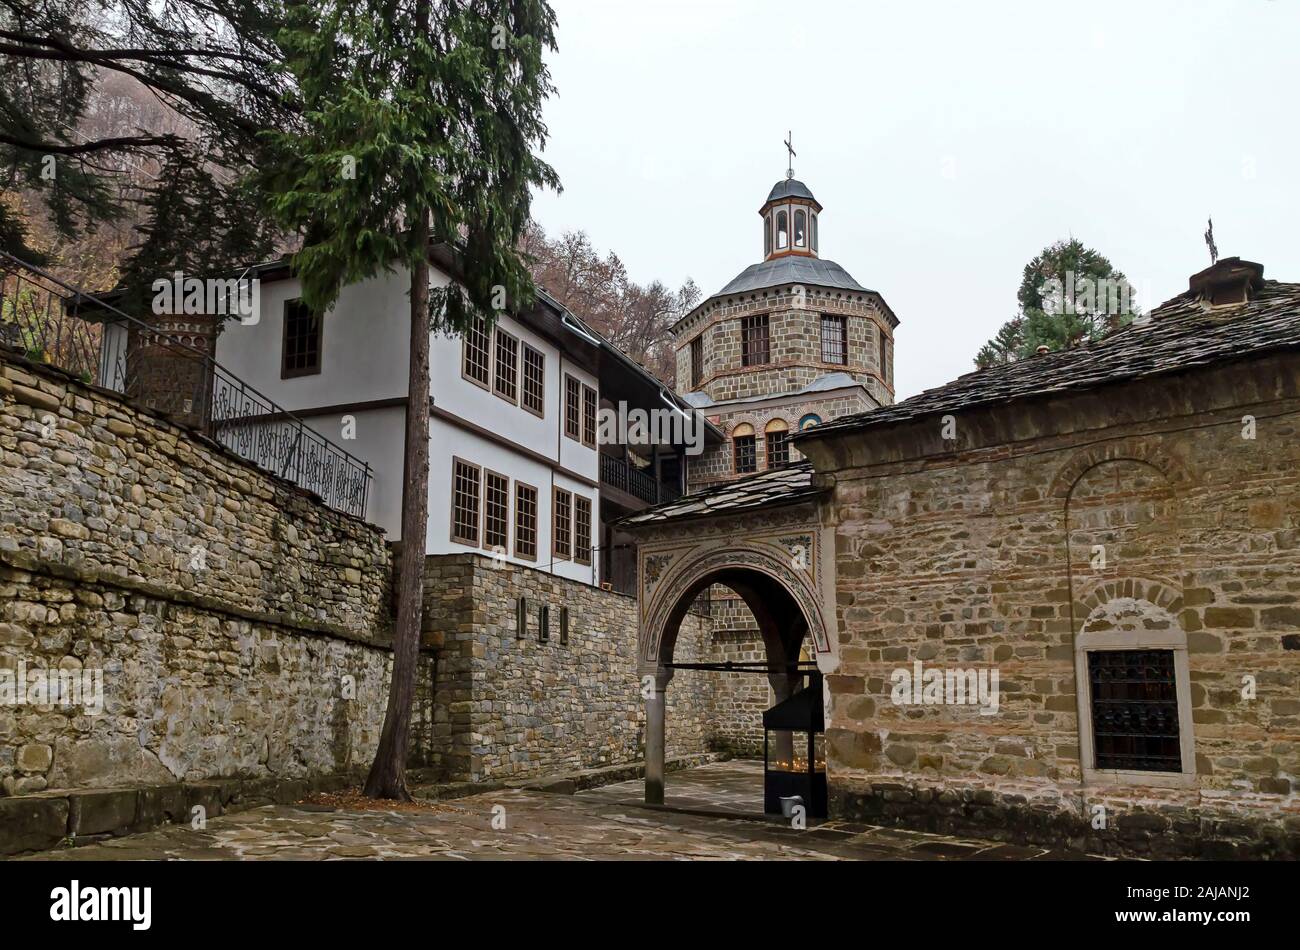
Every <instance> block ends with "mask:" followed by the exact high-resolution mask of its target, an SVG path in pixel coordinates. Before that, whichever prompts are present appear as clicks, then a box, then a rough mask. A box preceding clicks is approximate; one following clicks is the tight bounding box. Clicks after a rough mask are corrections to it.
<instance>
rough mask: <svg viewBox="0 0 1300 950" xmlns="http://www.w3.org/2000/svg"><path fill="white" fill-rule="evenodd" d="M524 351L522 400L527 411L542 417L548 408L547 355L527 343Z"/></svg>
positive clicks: (524, 345)
mask: <svg viewBox="0 0 1300 950" xmlns="http://www.w3.org/2000/svg"><path fill="white" fill-rule="evenodd" d="M521 346H522V347H523V350H524V391H523V399H521V400H520V402H521V404H522V405H523V407H524V408H525V409H527V410H528V411H529V412H531V413H533V414H534V415H538V416H540V415H542V414H543V412H544V411H545V407H546V354H544V353H543V352H542V351H541V350H538V349H534V348H533V347H531V346H529V345H528V344H527V343H523V344H521Z"/></svg>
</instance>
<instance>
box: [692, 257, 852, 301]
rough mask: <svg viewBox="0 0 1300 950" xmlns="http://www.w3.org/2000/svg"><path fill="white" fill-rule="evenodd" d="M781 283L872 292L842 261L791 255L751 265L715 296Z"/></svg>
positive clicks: (764, 287) (777, 285) (760, 288)
mask: <svg viewBox="0 0 1300 950" xmlns="http://www.w3.org/2000/svg"><path fill="white" fill-rule="evenodd" d="M782 284H811V285H813V286H814V287H830V288H832V289H835V290H854V291H860V292H862V293H870V291H868V290H867V288H866V287H863V286H862V285H861V284H859V283H858V282H857V281H856V280H854V279H853V278H852V277H850V276H849V272H848V271H846V270H845V269H844V268H843V267H841V266H840V265H839V264H836V263H835V262H834V261H825V260H822V259H821V258H820V257H805V256H803V255H800V254H792V255H790V256H788V257H777V258H773V259H772V260H770V261H759V262H758V263H757V264H750V265H749V266H748V267H746V268H745V269H744V270H743V271H741V272H740V274H739V275H737V276H736V277H735V278H733V279H732V281H731V283H729V284H727V286H725V287H723V288H722V289H721V290H719V291H718V292H717V293H716V294H714V295H713V297H710V298H709V299H710V300H712V299H713V298H714V297H723V296H726V295H727V294H739V293H746V292H748V291H751V290H764V289H766V288H768V287H779V286H780V285H782Z"/></svg>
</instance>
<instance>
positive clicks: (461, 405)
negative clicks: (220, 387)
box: [216, 268, 600, 583]
mask: <svg viewBox="0 0 1300 950" xmlns="http://www.w3.org/2000/svg"><path fill="white" fill-rule="evenodd" d="M432 275H433V276H432V279H431V284H432V286H435V287H439V286H445V285H446V283H447V282H448V280H449V278H448V276H447V275H445V274H443V273H441V272H440V271H438V270H437V269H436V268H434V269H433V270H432ZM408 284H409V278H408V277H407V272H406V271H405V270H404V269H403V270H400V271H398V272H395V273H392V274H384V275H381V276H379V277H375V278H372V279H370V280H366V281H363V282H361V283H357V284H353V285H350V286H348V287H346V288H344V289H343V290H342V292H341V293H340V295H339V299H338V301H337V302H336V304H335V305H334V307H333V308H332V309H331V310H330V311H329V312H328V313H327V314H326V315H325V318H324V321H323V330H322V333H321V358H320V371H319V372H313V373H310V374H306V375H300V376H292V377H290V378H282V352H283V346H284V320H285V304H286V303H287V302H289V301H291V300H294V299H296V298H297V297H298V296H299V293H300V287H299V283H298V281H297V280H296V279H295V278H291V277H285V278H282V279H274V280H272V279H265V278H263V279H262V281H261V287H260V291H261V297H260V308H259V312H258V318H257V320H256V322H255V323H248V324H240V323H236V322H231V323H228V324H226V326H225V328H224V329H223V331H222V332H221V334H220V335H219V337H218V340H217V353H216V358H217V361H218V362H219V363H220V364H222V365H223V366H224V367H226V368H227V369H228V370H229V371H230V372H231V373H233V374H235V375H236V376H238V377H240V378H242V379H244V380H246V381H247V382H248V383H250V384H251V385H252V386H254V387H256V388H257V389H258V390H260V391H261V392H262V393H263V394H264V395H265V396H267V397H268V398H269V399H271V400H272V401H274V402H275V403H278V404H279V405H281V406H283V407H284V408H285V409H288V410H290V411H292V412H294V413H296V414H297V415H299V416H300V417H301V418H302V419H303V420H304V421H305V422H306V423H307V424H308V425H310V426H311V427H312V428H313V429H315V430H316V431H318V432H319V433H321V434H322V435H323V436H325V437H326V438H328V439H329V440H331V441H332V442H334V443H335V444H337V445H339V446H341V447H342V448H343V449H345V450H346V451H348V452H350V453H352V454H353V455H355V456H356V457H357V458H359V459H361V460H362V461H364V462H367V463H369V465H370V466H371V469H372V471H373V479H372V481H371V487H370V495H369V500H368V504H367V511H366V517H367V520H369V521H371V522H373V523H375V524H377V525H379V526H380V527H382V528H383V529H384V530H385V532H386V533H387V534H388V537H389V538H390V539H391V540H398V539H399V538H400V526H401V503H402V465H403V445H404V441H405V411H406V410H405V406H404V404H403V402H401V401H403V400H404V399H405V396H406V389H407V386H406V383H407V366H408V358H409V347H408V338H409V322H408V321H409V302H408V297H407V288H408ZM498 326H499V328H501V329H503V330H505V331H506V332H508V333H510V334H511V335H512V336H513V337H515V338H516V339H517V340H520V341H521V342H523V343H527V344H528V345H530V346H532V347H533V348H535V349H536V350H538V351H540V352H541V353H542V354H543V356H544V358H545V372H544V393H545V396H544V409H543V414H542V416H541V417H538V416H537V415H535V414H533V413H532V412H529V411H528V410H527V409H525V408H524V407H523V406H522V405H519V404H515V403H511V402H509V401H507V400H506V399H505V398H503V397H501V396H499V395H497V394H496V393H495V392H494V391H492V390H490V389H484V388H483V387H481V386H479V385H477V384H476V383H474V382H473V381H471V380H470V379H468V378H466V377H465V376H464V375H463V374H462V366H463V347H464V342H463V340H462V339H461V338H460V337H459V336H449V335H443V334H433V335H432V336H431V339H430V372H431V386H430V390H431V394H432V399H433V407H434V408H433V413H434V417H433V418H432V420H431V422H430V438H429V442H430V445H429V448H430V452H429V457H430V458H429V527H428V536H427V539H426V544H427V549H428V552H429V553H430V554H447V553H459V552H465V551H470V550H479V551H480V552H481V553H485V554H493V553H494V552H493V551H491V550H488V549H485V548H484V547H482V545H481V544H480V546H479V547H478V548H474V547H472V546H470V545H468V544H464V543H460V542H457V541H453V540H452V504H451V498H452V466H453V460H454V459H461V460H464V461H466V462H469V463H472V464H474V465H477V466H482V467H483V468H485V469H489V470H491V471H493V472H496V473H498V474H500V475H503V476H506V477H508V478H509V479H510V494H509V497H510V515H509V537H510V543H509V544H508V545H507V547H506V549H505V550H504V551H498V552H496V556H498V557H500V556H505V557H506V558H507V559H509V560H511V561H517V562H519V563H524V564H530V565H533V566H535V567H537V568H539V569H542V570H547V571H552V572H554V573H557V574H561V575H563V576H565V577H570V578H573V579H575V580H580V581H584V582H586V583H595V582H596V578H598V577H599V570H598V564H599V557H600V552H599V550H597V545H598V538H599V524H600V520H599V512H600V499H599V489H598V485H599V478H600V472H599V459H598V455H597V449H596V448H595V447H593V446H588V445H584V444H583V443H582V442H581V441H578V440H575V439H572V438H569V437H568V436H566V435H565V433H564V405H563V400H564V376H565V374H569V375H572V376H574V377H575V378H577V379H578V380H579V381H580V382H581V383H582V384H585V385H586V386H589V387H591V388H592V389H595V390H596V391H597V393H599V383H598V380H597V379H596V377H595V376H594V375H593V374H592V373H590V372H588V371H587V370H586V369H584V368H581V367H579V366H577V365H575V364H574V362H573V361H572V359H571V358H570V357H569V356H568V355H566V353H565V352H563V350H562V348H561V346H560V345H557V343H556V342H554V341H552V340H551V339H550V338H548V337H546V336H543V335H542V334H539V333H537V332H534V331H533V330H532V329H531V328H530V327H529V326H526V325H524V324H523V323H521V322H520V321H519V320H517V319H515V318H514V317H511V316H508V315H503V316H501V317H500V318H499V320H498ZM565 332H568V331H565ZM577 339H578V338H577V337H575V341H576V340H577ZM489 354H490V356H491V358H490V360H489V365H490V366H491V367H492V369H493V371H494V372H495V362H496V361H495V353H494V348H493V347H489ZM520 359H521V362H522V351H521V356H520ZM521 386H522V383H521ZM598 398H599V397H598ZM517 481H522V482H523V483H525V484H526V485H530V486H532V487H533V488H535V489H537V502H538V513H537V558H536V560H528V559H523V558H519V557H517V556H516V554H515V483H516V482H517ZM557 488H558V489H561V490H565V491H569V492H572V493H574V494H575V495H578V496H581V497H584V498H587V499H588V500H589V501H590V502H591V525H590V532H591V539H590V547H591V549H592V556H591V564H589V565H588V564H578V563H575V562H574V561H573V560H572V558H571V557H570V558H569V559H565V560H556V559H555V558H554V557H553V540H554V539H553V514H554V512H553V505H552V502H553V497H554V490H555V489H557ZM480 491H482V484H480ZM485 509H486V504H485V501H484V500H483V498H482V497H481V496H480V503H479V520H480V526H481V525H482V522H483V519H484V516H485ZM481 533H482V532H481V530H480V535H481Z"/></svg>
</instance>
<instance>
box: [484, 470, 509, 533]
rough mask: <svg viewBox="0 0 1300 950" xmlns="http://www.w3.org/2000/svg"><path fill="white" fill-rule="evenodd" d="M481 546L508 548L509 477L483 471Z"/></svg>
mask: <svg viewBox="0 0 1300 950" xmlns="http://www.w3.org/2000/svg"><path fill="white" fill-rule="evenodd" d="M483 547H485V548H491V549H492V550H494V551H495V550H497V549H500V550H501V551H502V552H506V551H509V550H510V479H508V478H507V477H506V476H504V475H499V474H497V473H496V472H489V471H487V470H486V469H484V471H483Z"/></svg>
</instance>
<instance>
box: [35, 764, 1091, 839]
mask: <svg viewBox="0 0 1300 950" xmlns="http://www.w3.org/2000/svg"><path fill="white" fill-rule="evenodd" d="M761 789H762V764H761V763H759V762H752V761H732V762H718V763H713V764H709V765H702V766H698V767H696V768H693V769H689V770H685V771H680V772H673V773H671V774H670V775H669V782H668V788H667V795H666V799H667V801H666V807H664V808H651V807H647V806H645V805H644V804H642V797H643V795H644V786H643V785H642V782H641V781H640V780H639V779H638V780H636V781H630V782H622V783H619V784H615V785H607V786H604V787H602V788H595V789H590V790H586V791H581V792H578V793H576V794H572V795H569V794H560V793H554V792H543V791H529V790H524V789H506V790H500V791H494V792H484V793H481V794H478V795H473V796H471V797H468V798H460V799H455V800H452V801H447V802H438V803H434V804H431V805H426V806H423V807H421V808H419V809H410V810H400V811H398V810H395V811H369V810H358V809H347V808H337V809H335V808H329V807H327V806H322V805H315V804H307V805H296V806H294V805H275V806H266V807H262V808H254V809H250V810H248V811H242V812H237V813H234V814H230V815H224V816H221V817H218V818H214V819H212V820H210V821H209V822H208V824H207V828H206V829H205V830H203V831H195V830H192V829H191V828H190V826H189V825H170V826H166V827H164V828H162V829H159V830H156V831H152V832H148V833H144V834H137V835H130V836H127V837H122V838H111V839H108V840H104V841H101V842H98V843H95V844H86V845H82V846H80V847H75V848H66V849H62V850H57V851H48V852H45V853H43V854H38V855H32V856H30V857H28V858H25V859H20V860H76V861H85V860H101V861H103V860H159V859H161V860H195V861H233V860H321V861H329V860H342V859H381V858H382V859H389V860H392V859H412V860H419V859H428V860H448V861H482V860H500V859H510V860H576V861H592V860H596V861H622V860H700V859H703V860H746V861H753V860H759V861H761V860H774V859H775V860H783V859H785V860H789V859H805V860H825V861H852V860H907V861H943V860H976V861H984V860H1056V859H1062V858H1070V859H1078V858H1081V857H1085V856H1084V855H1081V854H1078V853H1075V852H1066V851H1056V850H1048V849H1045V848H1039V847H1020V846H1014V845H1007V844H1000V843H998V842H995V841H984V840H979V839H974V838H956V837H948V836H944V835H933V834H925V833H922V832H915V831H903V830H897V829H890V828H877V827H873V826H870V825H862V824H853V823H850V822H843V821H828V822H822V823H820V824H815V823H810V826H809V827H808V828H807V829H805V830H796V829H794V828H792V827H791V826H790V824H789V823H788V822H783V821H781V820H779V819H775V818H763V817H761V813H762V797H761ZM494 818H495V820H496V824H497V825H498V826H499V825H500V824H501V821H502V819H504V822H505V827H504V828H503V829H500V830H497V829H494V827H493V825H494Z"/></svg>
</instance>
